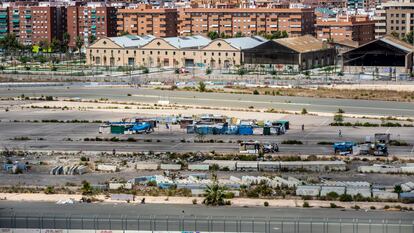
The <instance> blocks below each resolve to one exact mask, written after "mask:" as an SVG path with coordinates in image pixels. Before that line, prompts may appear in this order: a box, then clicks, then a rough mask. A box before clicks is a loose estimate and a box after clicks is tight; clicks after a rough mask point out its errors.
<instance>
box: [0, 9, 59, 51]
mask: <svg viewBox="0 0 414 233" xmlns="http://www.w3.org/2000/svg"><path fill="white" fill-rule="evenodd" d="M1 17H4V16H0V18H1ZM7 17H8V32H6V33H14V34H15V35H16V37H17V38H18V39H19V41H20V43H22V44H25V45H31V44H39V43H40V42H41V41H45V42H47V43H50V42H52V40H53V38H57V39H61V36H62V33H63V32H64V31H65V30H66V25H65V24H63V23H61V20H62V18H63V19H64V18H65V17H66V11H65V8H63V7H54V6H44V7H43V6H30V5H23V6H21V5H20V6H10V7H8V16H7ZM3 30H4V29H3Z"/></svg>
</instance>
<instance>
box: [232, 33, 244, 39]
mask: <svg viewBox="0 0 414 233" xmlns="http://www.w3.org/2000/svg"><path fill="white" fill-rule="evenodd" d="M243 36H244V35H243V33H242V32H237V33H236V34H234V37H236V38H237V37H243Z"/></svg>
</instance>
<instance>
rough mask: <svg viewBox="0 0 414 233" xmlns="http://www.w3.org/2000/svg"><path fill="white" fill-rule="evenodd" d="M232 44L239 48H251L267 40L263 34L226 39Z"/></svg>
mask: <svg viewBox="0 0 414 233" xmlns="http://www.w3.org/2000/svg"><path fill="white" fill-rule="evenodd" d="M224 41H226V42H227V43H229V44H230V45H231V46H233V47H235V48H238V49H250V48H254V47H256V46H258V45H260V44H263V43H265V42H267V41H268V40H266V39H265V38H263V37H261V36H252V37H239V38H229V39H224Z"/></svg>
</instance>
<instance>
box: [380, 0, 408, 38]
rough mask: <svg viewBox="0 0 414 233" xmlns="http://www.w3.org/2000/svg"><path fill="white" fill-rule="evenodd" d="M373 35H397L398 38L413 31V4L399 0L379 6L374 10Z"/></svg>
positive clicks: (405, 0)
mask: <svg viewBox="0 0 414 233" xmlns="http://www.w3.org/2000/svg"><path fill="white" fill-rule="evenodd" d="M374 19H375V21H376V23H375V26H376V27H375V35H376V38H380V37H382V36H384V35H386V34H397V35H399V37H400V38H402V37H403V36H405V35H406V34H408V33H409V32H410V31H414V2H411V1H407V0H401V1H389V2H386V3H383V4H381V5H380V6H379V7H378V9H377V10H376V16H375V18H374Z"/></svg>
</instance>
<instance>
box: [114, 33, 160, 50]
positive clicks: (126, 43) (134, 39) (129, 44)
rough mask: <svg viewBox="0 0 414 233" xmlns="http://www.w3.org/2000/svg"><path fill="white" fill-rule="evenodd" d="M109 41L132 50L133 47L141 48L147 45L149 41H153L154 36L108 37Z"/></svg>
mask: <svg viewBox="0 0 414 233" xmlns="http://www.w3.org/2000/svg"><path fill="white" fill-rule="evenodd" d="M109 39H111V40H112V41H113V42H114V43H116V44H118V45H120V46H122V47H124V48H133V47H141V46H144V45H146V44H148V43H149V42H150V41H152V40H153V39H155V36H152V35H147V36H136V35H126V36H119V37H110V38H109Z"/></svg>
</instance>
